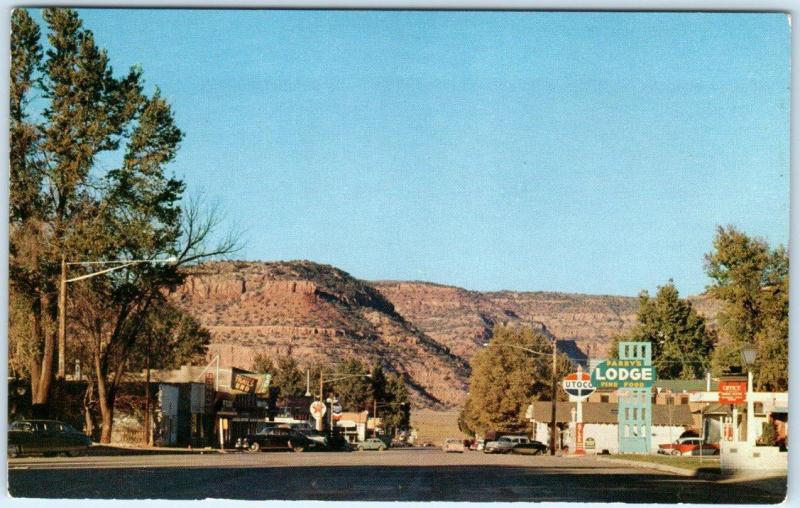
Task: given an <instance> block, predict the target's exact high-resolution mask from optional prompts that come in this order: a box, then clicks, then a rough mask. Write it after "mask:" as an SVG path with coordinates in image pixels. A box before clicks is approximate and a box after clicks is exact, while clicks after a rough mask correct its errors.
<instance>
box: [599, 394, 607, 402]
mask: <svg viewBox="0 0 800 508" xmlns="http://www.w3.org/2000/svg"><path fill="white" fill-rule="evenodd" d="M600 402H608V395H601V396H600Z"/></svg>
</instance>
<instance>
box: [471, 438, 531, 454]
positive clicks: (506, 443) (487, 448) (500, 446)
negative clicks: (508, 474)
mask: <svg viewBox="0 0 800 508" xmlns="http://www.w3.org/2000/svg"><path fill="white" fill-rule="evenodd" d="M529 442H530V440H529V439H528V438H527V437H525V436H503V437H500V438H498V439H497V441H489V442H488V443H486V444H485V445H484V447H483V453H511V449H512V448H514V447H515V446H516V445H518V444H520V443H529Z"/></svg>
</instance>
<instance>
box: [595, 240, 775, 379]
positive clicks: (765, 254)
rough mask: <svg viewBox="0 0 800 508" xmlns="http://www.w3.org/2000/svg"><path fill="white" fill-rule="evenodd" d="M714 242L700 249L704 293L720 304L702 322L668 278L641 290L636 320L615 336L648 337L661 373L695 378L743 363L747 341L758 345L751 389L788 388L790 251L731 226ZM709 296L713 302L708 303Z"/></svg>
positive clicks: (738, 366) (645, 339)
mask: <svg viewBox="0 0 800 508" xmlns="http://www.w3.org/2000/svg"><path fill="white" fill-rule="evenodd" d="M713 246H714V249H713V251H712V252H710V253H708V254H706V256H705V269H706V273H707V274H708V276H709V277H710V278H711V280H712V284H711V285H709V286H708V288H707V295H708V296H709V297H711V298H712V299H713V300H716V303H717V304H721V310H720V311H719V312H718V313H717V316H716V323H715V324H713V323H708V322H707V321H706V320H705V319H704V318H703V317H702V316H700V315H699V314H698V313H697V311H696V309H695V308H694V307H693V306H692V302H691V301H689V300H687V299H681V298H680V297H679V294H678V290H677V289H676V288H675V286H674V284H673V283H672V281H669V283H667V284H666V285H664V286H661V287H659V288H658V291H657V293H656V296H655V297H653V298H651V297H650V295H649V294H648V293H647V292H646V291H645V292H642V294H640V295H639V312H638V313H637V323H636V325H635V326H634V327H633V328H632V329H631V330H630V331H628V332H627V333H625V334H623V335H621V336H619V337H617V338H616V340H615V342H614V344H613V345H612V348H611V350H610V351H609V354H610V355H615V354H616V351H617V347H616V343H617V342H619V341H620V340H637V341H648V342H650V343H652V345H653V363H654V365H655V367H656V369H657V374H658V376H659V377H660V378H665V379H696V378H699V377H702V376H703V374H704V373H705V372H707V371H709V370H710V371H712V372H713V373H714V374H715V375H717V376H719V375H722V374H724V373H727V372H731V371H736V370H739V369H741V368H742V367H743V366H742V360H741V356H740V352H741V350H742V348H743V346H744V345H745V344H753V345H755V346H756V348H757V351H758V354H757V356H756V362H755V365H754V366H753V367H752V368H753V372H754V379H755V384H756V389H759V390H778V391H782V390H787V389H788V360H789V357H788V348H789V257H788V254H787V252H786V250H785V249H784V248H783V247H778V248H776V249H771V248H770V247H769V245H768V244H767V242H766V241H764V240H762V239H759V238H751V237H749V236H747V235H746V234H744V233H742V232H741V231H739V230H737V229H736V228H734V227H732V226H728V227H724V228H723V227H720V228H718V229H717V232H716V235H715V237H714V244H713ZM713 303H714V302H712V304H713Z"/></svg>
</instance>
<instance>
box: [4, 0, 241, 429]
mask: <svg viewBox="0 0 800 508" xmlns="http://www.w3.org/2000/svg"><path fill="white" fill-rule="evenodd" d="M42 18H43V20H44V23H45V25H46V28H47V49H46V50H45V49H44V48H43V45H42V41H41V32H40V27H39V25H38V24H37V23H36V21H34V19H33V18H32V17H31V16H30V14H29V13H28V11H26V10H25V9H15V10H14V11H13V13H12V20H11V22H12V30H11V56H12V59H11V84H10V145H11V153H10V161H11V164H10V191H11V192H10V208H9V222H10V224H9V226H10V227H9V238H10V243H9V251H10V252H9V254H10V256H9V258H10V260H9V286H10V295H9V296H10V310H11V320H10V327H9V328H10V330H9V332H10V344H9V346H10V347H9V366H10V367H11V371H12V372H13V373H14V374H16V375H17V376H18V377H22V378H24V379H27V380H28V381H29V383H30V388H31V396H32V402H33V404H34V405H35V406H37V407H39V408H40V410H41V411H42V412H47V409H48V406H49V403H50V399H51V396H52V390H53V380H54V372H55V369H54V364H55V356H56V345H57V339H56V338H57V316H58V296H59V281H60V279H61V277H62V273H63V272H62V270H63V269H64V266H65V264H64V263H67V262H75V261H100V260H120V259H122V260H132V259H147V260H150V259H163V258H174V259H175V260H176V261H175V262H174V263H142V264H137V265H134V266H130V267H128V268H126V269H121V270H118V271H115V272H111V273H109V274H107V275H103V276H99V277H93V278H91V279H87V280H84V281H80V282H76V283H74V284H71V285H69V298H68V299H67V305H68V306H67V309H66V310H67V312H68V313H69V315H70V317H71V319H70V328H69V329H68V330H67V331H68V334H69V336H70V343H69V349H68V357H69V359H70V363H72V361H73V360H74V359H76V358H80V359H81V360H82V363H83V365H84V370H83V372H84V374H87V375H88V377H89V379H90V387H89V389H88V392H87V394H88V395H87V399H89V403H87V407H97V408H98V410H99V413H100V419H101V421H102V424H101V427H102V432H101V441H102V442H108V441H109V440H110V437H111V425H112V419H113V407H114V400H115V398H116V395H117V393H118V390H119V388H120V385H121V383H122V382H123V379H124V378H125V374H126V372H128V371H129V370H130V369H132V368H138V367H140V366H142V365H143V364H144V363H146V359H147V358H148V357H149V358H150V359H151V361H152V362H153V363H152V366H162V365H163V364H166V363H170V362H172V361H180V360H184V359H186V357H191V356H194V355H196V354H201V352H202V349H203V344H204V343H205V342H207V338H208V337H207V333H206V332H205V331H203V330H201V329H200V327H199V326H198V325H197V324H196V323H195V322H193V321H192V320H191V319H190V318H188V317H187V316H186V315H184V314H182V313H181V312H180V311H179V310H177V309H175V308H173V307H170V306H169V305H167V303H166V302H165V292H166V290H167V289H168V288H169V287H171V286H174V285H176V284H180V283H181V281H182V278H183V273H184V272H183V271H182V270H180V268H181V267H182V266H185V265H190V264H192V263H196V262H198V261H200V260H203V259H207V258H210V257H214V256H218V255H223V254H227V253H229V252H231V251H233V250H234V249H235V248H236V246H237V242H236V238H235V237H234V236H231V235H228V236H224V237H223V238H222V240H221V241H219V242H217V243H216V244H215V245H214V246H210V245H209V240H210V238H211V237H212V234H213V232H214V229H215V227H216V226H218V225H219V218H218V216H217V215H216V214H214V213H204V212H203V211H202V208H203V207H202V206H201V205H200V204H199V202H197V201H194V202H188V203H187V201H186V199H185V198H184V190H185V185H184V182H183V181H181V180H180V179H177V178H175V177H174V175H172V174H170V172H168V170H167V167H168V166H169V165H170V163H171V162H172V161H173V160H174V159H175V156H176V153H177V150H178V147H179V144H180V141H181V139H182V137H183V133H182V132H181V131H180V129H179V128H178V127H177V126H176V125H175V121H174V115H173V112H172V109H171V108H170V105H169V104H168V103H167V101H166V100H165V99H164V97H162V95H161V93H160V91H159V90H158V89H157V88H156V89H154V90H153V91H152V92H151V93H147V92H146V91H145V84H144V79H143V77H142V71H141V69H139V68H136V67H134V68H131V69H130V70H129V71H128V72H126V73H123V74H121V75H120V74H116V73H115V72H114V71H113V69H112V67H111V65H110V63H109V58H108V55H107V53H106V52H105V50H103V49H101V48H100V47H99V46H98V45H97V44H96V42H95V39H94V35H93V34H92V32H91V31H90V30H87V29H86V28H84V26H83V24H82V22H81V19H80V18H79V16H78V14H77V13H76V12H75V11H74V10H72V9H57V8H52V9H44V10H43V11H42ZM72 269H73V270H74V271H73V272H71V273H70V275H80V274H81V273H85V271H83V272H80V271H81V270H84V269H83V268H82V267H72ZM75 272H80V273H75Z"/></svg>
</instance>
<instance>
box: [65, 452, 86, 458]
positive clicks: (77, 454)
mask: <svg viewBox="0 0 800 508" xmlns="http://www.w3.org/2000/svg"><path fill="white" fill-rule="evenodd" d="M85 454H86V450H70V451H68V452H67V457H80V456H81V455H85Z"/></svg>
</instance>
